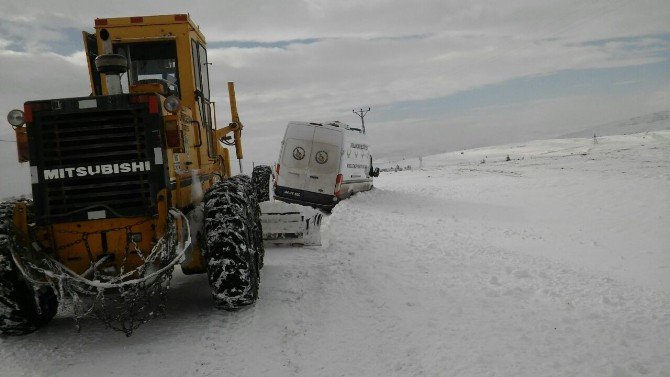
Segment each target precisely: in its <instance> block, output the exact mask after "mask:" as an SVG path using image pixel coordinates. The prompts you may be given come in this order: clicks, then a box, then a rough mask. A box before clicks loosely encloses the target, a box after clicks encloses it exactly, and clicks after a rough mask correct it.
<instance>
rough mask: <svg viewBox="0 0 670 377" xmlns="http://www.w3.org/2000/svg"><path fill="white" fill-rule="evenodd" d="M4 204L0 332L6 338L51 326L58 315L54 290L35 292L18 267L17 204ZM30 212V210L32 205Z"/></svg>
mask: <svg viewBox="0 0 670 377" xmlns="http://www.w3.org/2000/svg"><path fill="white" fill-rule="evenodd" d="M15 203H16V202H3V203H0V332H1V333H2V334H5V335H24V334H28V333H31V332H33V331H35V330H37V329H38V328H40V327H41V326H42V325H44V324H46V323H47V322H49V321H50V320H51V319H52V318H53V317H54V316H55V315H56V312H57V311H58V299H57V298H56V295H55V294H54V291H53V289H52V288H51V287H46V286H45V287H42V288H40V289H38V290H35V289H34V288H33V287H32V286H31V285H30V284H29V283H28V282H27V281H26V280H25V279H24V278H23V276H22V275H21V272H20V271H19V269H18V267H17V266H16V264H15V263H14V260H13V258H12V255H11V252H10V251H9V250H10V243H11V244H16V242H15V237H16V235H15V234H14V224H13V214H14V204H15ZM28 204H29V207H28V208H29V209H30V204H31V203H28ZM19 252H20V251H19Z"/></svg>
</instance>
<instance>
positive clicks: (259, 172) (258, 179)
mask: <svg viewBox="0 0 670 377" xmlns="http://www.w3.org/2000/svg"><path fill="white" fill-rule="evenodd" d="M272 176H273V174H272V168H271V167H269V166H267V165H258V166H256V167H254V171H253V173H251V182H252V183H253V185H254V189H255V190H256V197H257V198H258V201H259V202H266V201H268V200H270V199H272V188H271V185H272Z"/></svg>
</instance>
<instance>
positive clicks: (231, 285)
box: [204, 175, 262, 310]
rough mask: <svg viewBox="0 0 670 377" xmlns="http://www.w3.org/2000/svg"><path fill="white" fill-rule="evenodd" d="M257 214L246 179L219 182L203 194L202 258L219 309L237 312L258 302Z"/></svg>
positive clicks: (245, 177)
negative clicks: (203, 229) (203, 235)
mask: <svg viewBox="0 0 670 377" xmlns="http://www.w3.org/2000/svg"><path fill="white" fill-rule="evenodd" d="M258 213H259V209H258V203H257V201H256V198H255V192H254V190H253V188H252V186H251V180H250V179H249V177H248V176H244V175H238V176H235V177H232V178H230V179H227V180H225V181H223V182H218V183H216V184H215V185H214V186H213V187H212V188H211V189H210V190H209V191H208V192H207V194H205V236H206V240H205V248H204V249H205V250H204V257H205V262H206V264H207V276H208V279H209V285H210V287H211V289H212V296H213V298H214V303H215V305H216V306H217V307H219V308H221V309H225V310H236V309H239V308H240V307H242V306H244V305H250V304H253V303H254V302H255V301H256V299H257V298H258V286H259V282H260V277H259V269H260V258H261V255H260V253H259V250H258V241H257V240H258V239H260V240H261V245H262V233H261V229H260V227H257V226H256V223H257V218H258ZM258 223H260V220H259V221H258Z"/></svg>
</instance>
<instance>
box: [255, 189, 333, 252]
mask: <svg viewBox="0 0 670 377" xmlns="http://www.w3.org/2000/svg"><path fill="white" fill-rule="evenodd" d="M259 206H260V208H261V224H262V226H263V241H264V242H265V243H267V244H273V245H291V246H296V245H300V246H319V245H321V220H322V218H323V214H322V213H321V212H319V211H318V210H315V209H314V208H312V207H306V206H301V205H299V204H292V203H284V202H281V201H278V200H277V201H275V200H271V201H266V202H261V203H260V204H259Z"/></svg>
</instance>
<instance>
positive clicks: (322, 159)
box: [314, 151, 328, 164]
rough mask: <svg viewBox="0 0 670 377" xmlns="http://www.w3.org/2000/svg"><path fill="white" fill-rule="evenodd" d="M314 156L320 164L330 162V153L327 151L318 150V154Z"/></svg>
mask: <svg viewBox="0 0 670 377" xmlns="http://www.w3.org/2000/svg"><path fill="white" fill-rule="evenodd" d="M314 158H315V159H316V162H318V163H319V164H325V163H326V162H328V153H326V151H318V152H316V156H315V157H314Z"/></svg>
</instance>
